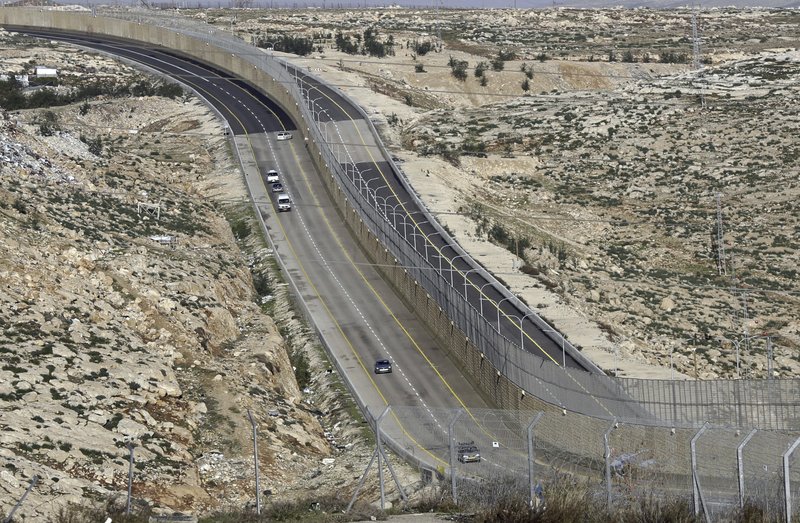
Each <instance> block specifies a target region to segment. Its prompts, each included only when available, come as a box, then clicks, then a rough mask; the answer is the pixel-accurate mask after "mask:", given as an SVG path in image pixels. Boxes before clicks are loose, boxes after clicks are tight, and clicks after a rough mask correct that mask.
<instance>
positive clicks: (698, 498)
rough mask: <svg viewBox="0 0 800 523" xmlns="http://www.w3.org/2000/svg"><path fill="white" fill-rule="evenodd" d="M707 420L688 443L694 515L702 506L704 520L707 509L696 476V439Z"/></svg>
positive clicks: (704, 428)
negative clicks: (690, 458)
mask: <svg viewBox="0 0 800 523" xmlns="http://www.w3.org/2000/svg"><path fill="white" fill-rule="evenodd" d="M708 427H709V424H708V422H705V423H703V426H702V427H701V428H700V430H699V431H697V434H695V435H694V437H693V438H692V441H691V443H690V446H691V450H692V502H693V503H694V515H695V516H699V515H700V507H701V506H702V507H703V514H704V515H705V519H706V521H708V510H706V507H705V502H704V501H703V491H702V489H701V488H700V480H699V478H698V477H697V440H698V439H700V436H702V435H703V433H704V432H705V431H707V430H708Z"/></svg>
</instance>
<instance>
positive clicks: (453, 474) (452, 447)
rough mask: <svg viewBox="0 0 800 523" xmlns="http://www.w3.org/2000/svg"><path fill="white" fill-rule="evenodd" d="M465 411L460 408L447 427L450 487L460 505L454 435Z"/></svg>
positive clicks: (454, 502)
mask: <svg viewBox="0 0 800 523" xmlns="http://www.w3.org/2000/svg"><path fill="white" fill-rule="evenodd" d="M463 412H464V411H463V410H462V409H458V412H456V415H455V417H454V418H453V420H452V421H451V422H450V426H449V427H448V429H447V435H448V437H449V438H450V487H451V489H450V490H451V492H452V495H453V504H454V505H458V491H457V489H456V446H455V439H454V436H453V427H454V426H455V424H456V421H458V418H459V417H460V416H461V414H462V413H463Z"/></svg>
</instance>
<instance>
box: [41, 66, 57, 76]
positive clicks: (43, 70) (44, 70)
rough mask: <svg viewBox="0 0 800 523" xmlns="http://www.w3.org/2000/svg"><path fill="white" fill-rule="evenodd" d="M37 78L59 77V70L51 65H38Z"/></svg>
mask: <svg viewBox="0 0 800 523" xmlns="http://www.w3.org/2000/svg"><path fill="white" fill-rule="evenodd" d="M36 78H58V70H56V69H51V68H49V67H37V68H36Z"/></svg>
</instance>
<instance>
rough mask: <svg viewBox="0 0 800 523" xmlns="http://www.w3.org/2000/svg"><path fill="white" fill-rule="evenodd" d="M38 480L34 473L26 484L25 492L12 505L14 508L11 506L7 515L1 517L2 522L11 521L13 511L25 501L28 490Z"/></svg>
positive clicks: (9, 522) (7, 522)
mask: <svg viewBox="0 0 800 523" xmlns="http://www.w3.org/2000/svg"><path fill="white" fill-rule="evenodd" d="M38 482H39V476H36V475H34V476H33V477H32V478H31V484H30V485H28V488H26V489H25V492H24V493H23V494H22V497H20V498H19V501H17V504H16V505H14V508H12V509H11V512H9V513H8V516H6V517H5V519H3V523H11V520H12V519H13V518H14V512H16V511H17V509H18V508H19V507H20V506H21V505H22V503H23V502H24V501H25V498H27V497H28V494H29V493H30V491H31V490H32V489H33V487H35V486H36V483H38Z"/></svg>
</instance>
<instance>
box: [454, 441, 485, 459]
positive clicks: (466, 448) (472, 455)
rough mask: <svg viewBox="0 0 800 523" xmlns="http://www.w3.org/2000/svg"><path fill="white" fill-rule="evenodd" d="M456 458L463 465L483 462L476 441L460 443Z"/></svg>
mask: <svg viewBox="0 0 800 523" xmlns="http://www.w3.org/2000/svg"><path fill="white" fill-rule="evenodd" d="M456 456H457V457H458V461H460V462H461V463H479V462H480V461H481V452H480V451H479V450H478V447H477V446H476V445H475V442H474V441H470V442H461V443H459V444H458V450H457V451H456Z"/></svg>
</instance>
